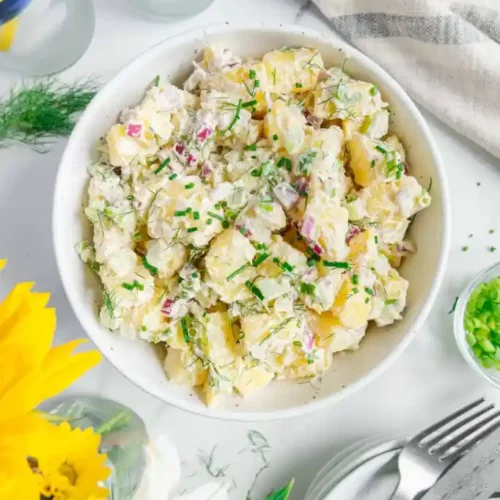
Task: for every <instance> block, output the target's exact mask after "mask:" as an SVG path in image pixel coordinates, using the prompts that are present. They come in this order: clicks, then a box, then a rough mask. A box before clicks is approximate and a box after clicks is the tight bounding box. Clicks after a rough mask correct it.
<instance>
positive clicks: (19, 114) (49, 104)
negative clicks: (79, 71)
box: [0, 78, 98, 153]
mask: <svg viewBox="0 0 500 500" xmlns="http://www.w3.org/2000/svg"><path fill="white" fill-rule="evenodd" d="M97 90H98V85H97V83H96V82H94V81H93V80H91V79H89V80H82V81H79V82H75V83H71V84H65V83H61V82H58V81H57V80H55V79H53V78H48V79H40V80H35V81H34V82H33V83H32V84H29V85H28V84H22V85H20V86H17V87H13V88H12V89H11V90H10V93H9V95H8V96H7V97H6V98H5V99H4V100H3V101H0V148H5V147H7V146H9V145H10V144H11V143H13V142H21V143H23V144H27V145H28V146H31V147H32V148H33V149H34V150H35V151H38V152H40V153H44V152H46V151H47V150H48V146H49V145H50V144H51V143H52V142H53V139H54V138H55V137H68V136H69V135H70V134H71V131H72V130H73V127H74V125H75V118H74V115H75V113H78V112H80V111H83V110H84V109H85V108H86V107H87V105H88V104H89V102H90V101H91V100H92V98H93V97H94V96H95V94H96V93H97Z"/></svg>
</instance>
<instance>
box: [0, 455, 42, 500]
mask: <svg viewBox="0 0 500 500" xmlns="http://www.w3.org/2000/svg"><path fill="white" fill-rule="evenodd" d="M0 484H1V485H2V487H1V488H0V500H12V499H13V498H22V499H23V500H40V493H39V489H38V483H37V479H36V476H35V474H33V473H32V472H31V469H30V467H29V465H28V461H27V460H26V457H25V456H24V455H23V454H22V453H19V454H12V453H5V452H4V451H3V450H1V451H0Z"/></svg>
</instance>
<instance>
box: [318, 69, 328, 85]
mask: <svg viewBox="0 0 500 500" xmlns="http://www.w3.org/2000/svg"><path fill="white" fill-rule="evenodd" d="M329 77H330V75H329V74H328V73H327V72H326V71H320V72H319V73H318V83H321V82H326V80H328V78H329Z"/></svg>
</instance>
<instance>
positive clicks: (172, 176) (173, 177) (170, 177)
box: [168, 174, 177, 181]
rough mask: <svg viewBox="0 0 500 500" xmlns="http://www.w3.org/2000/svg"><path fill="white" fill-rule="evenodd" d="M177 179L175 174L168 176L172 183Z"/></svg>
mask: <svg viewBox="0 0 500 500" xmlns="http://www.w3.org/2000/svg"><path fill="white" fill-rule="evenodd" d="M176 177H177V174H172V175H169V176H168V178H169V179H170V180H171V181H173V180H174V179H175V178H176Z"/></svg>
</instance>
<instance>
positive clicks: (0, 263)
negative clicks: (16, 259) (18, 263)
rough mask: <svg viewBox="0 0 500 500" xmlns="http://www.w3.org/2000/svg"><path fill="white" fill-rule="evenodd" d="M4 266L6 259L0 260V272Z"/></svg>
mask: <svg viewBox="0 0 500 500" xmlns="http://www.w3.org/2000/svg"><path fill="white" fill-rule="evenodd" d="M5 264H7V260H6V259H0V271H1V270H2V269H3V268H4V267H5Z"/></svg>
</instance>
